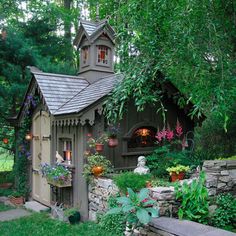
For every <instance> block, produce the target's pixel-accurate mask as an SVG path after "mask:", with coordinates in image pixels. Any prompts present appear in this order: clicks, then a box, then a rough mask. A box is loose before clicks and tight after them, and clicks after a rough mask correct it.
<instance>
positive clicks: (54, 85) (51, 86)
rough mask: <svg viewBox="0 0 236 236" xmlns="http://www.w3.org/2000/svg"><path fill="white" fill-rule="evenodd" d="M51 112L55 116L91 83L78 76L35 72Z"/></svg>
mask: <svg viewBox="0 0 236 236" xmlns="http://www.w3.org/2000/svg"><path fill="white" fill-rule="evenodd" d="M33 75H34V78H35V79H36V81H37V84H38V86H39V89H40V91H41V93H42V95H43V98H44V100H45V102H46V105H47V107H48V109H49V111H50V112H51V113H52V114H54V112H55V111H57V110H58V108H59V107H61V106H62V105H63V104H65V103H66V102H67V101H69V100H70V99H71V98H73V97H74V96H75V95H76V94H78V93H79V92H80V91H81V90H83V89H84V88H86V87H87V86H88V85H89V83H88V82H87V81H86V80H85V79H83V78H81V77H77V76H68V75H60V74H50V73H43V72H33Z"/></svg>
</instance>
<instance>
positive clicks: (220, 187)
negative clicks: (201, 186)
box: [202, 160, 236, 196]
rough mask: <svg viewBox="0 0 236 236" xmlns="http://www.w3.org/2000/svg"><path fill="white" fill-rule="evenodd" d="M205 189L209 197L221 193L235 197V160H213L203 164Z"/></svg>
mask: <svg viewBox="0 0 236 236" xmlns="http://www.w3.org/2000/svg"><path fill="white" fill-rule="evenodd" d="M202 170H203V171H205V173H206V187H207V188H208V193H209V195H210V196H214V195H217V194H219V193H222V192H231V193H232V194H233V195H236V160H213V161H205V162H204V163H203V168H202Z"/></svg>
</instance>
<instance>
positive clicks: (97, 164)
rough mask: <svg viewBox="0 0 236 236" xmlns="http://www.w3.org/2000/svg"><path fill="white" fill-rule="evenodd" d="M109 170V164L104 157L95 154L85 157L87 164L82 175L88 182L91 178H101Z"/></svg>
mask: <svg viewBox="0 0 236 236" xmlns="http://www.w3.org/2000/svg"><path fill="white" fill-rule="evenodd" d="M111 170H112V165H111V162H110V161H109V160H108V159H107V158H106V157H104V156H102V155H100V154H97V153H95V154H94V155H90V156H88V157H87V164H85V165H84V172H83V175H84V177H85V178H86V179H87V180H90V177H91V176H94V177H98V176H103V175H105V174H107V173H108V172H110V171H111Z"/></svg>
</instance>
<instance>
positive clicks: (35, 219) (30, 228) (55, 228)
mask: <svg viewBox="0 0 236 236" xmlns="http://www.w3.org/2000/svg"><path fill="white" fill-rule="evenodd" d="M0 227H1V236H9V235H15V236H21V235H25V236H26V235H31V234H32V232H34V235H35V236H42V235H45V236H46V235H55V234H56V235H57V236H65V235H66V236H75V235H79V236H88V235H89V236H101V235H106V236H114V234H113V233H110V232H107V231H105V230H104V229H101V228H100V227H99V225H98V224H95V223H93V222H86V223H80V224H77V225H73V226H72V225H70V224H67V223H65V222H60V221H58V220H54V219H51V217H50V215H48V214H42V213H33V214H32V215H30V216H27V217H22V218H20V219H17V220H12V221H6V222H0Z"/></svg>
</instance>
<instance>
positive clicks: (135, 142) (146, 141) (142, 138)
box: [128, 126, 156, 149]
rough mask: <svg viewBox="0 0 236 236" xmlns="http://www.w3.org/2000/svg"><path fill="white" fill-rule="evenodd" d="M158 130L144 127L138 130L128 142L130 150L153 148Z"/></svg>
mask: <svg viewBox="0 0 236 236" xmlns="http://www.w3.org/2000/svg"><path fill="white" fill-rule="evenodd" d="M155 135H156V129H155V128H153V127H150V126H144V127H140V128H138V129H136V130H135V131H134V132H133V134H132V136H131V138H130V139H129V141H128V148H132V149H133V148H145V147H153V146H155V143H156V138H155Z"/></svg>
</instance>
